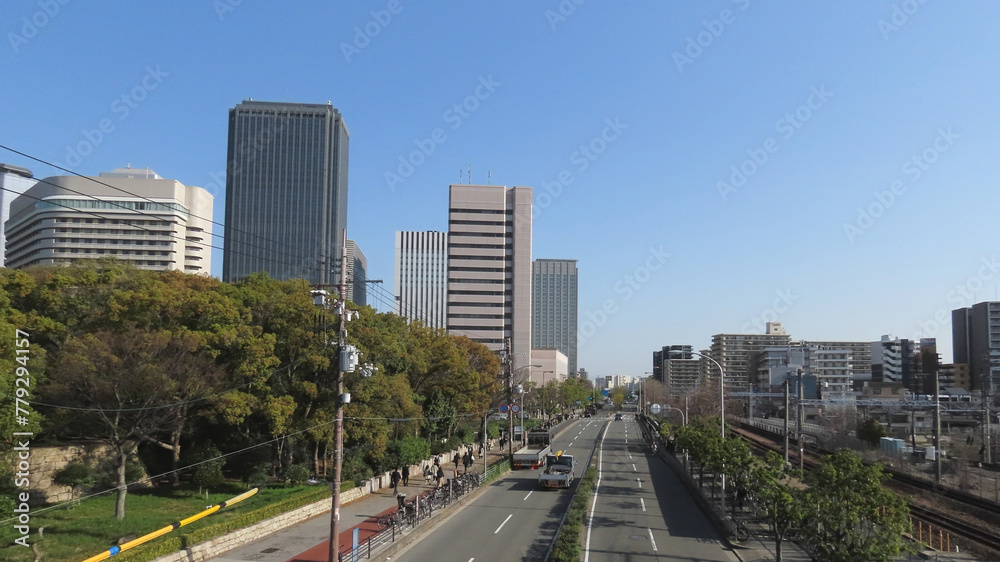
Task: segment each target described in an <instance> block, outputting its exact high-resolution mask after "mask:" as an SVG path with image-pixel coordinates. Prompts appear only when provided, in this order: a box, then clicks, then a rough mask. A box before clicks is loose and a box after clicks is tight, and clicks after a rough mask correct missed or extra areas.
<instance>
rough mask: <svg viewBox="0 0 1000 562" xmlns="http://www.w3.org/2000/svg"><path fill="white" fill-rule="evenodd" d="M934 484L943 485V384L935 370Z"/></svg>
mask: <svg viewBox="0 0 1000 562" xmlns="http://www.w3.org/2000/svg"><path fill="white" fill-rule="evenodd" d="M934 483H935V484H937V485H938V486H940V485H941V382H940V380H939V379H938V371H937V368H935V369H934Z"/></svg>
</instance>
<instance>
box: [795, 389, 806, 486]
mask: <svg viewBox="0 0 1000 562" xmlns="http://www.w3.org/2000/svg"><path fill="white" fill-rule="evenodd" d="M796 386H797V387H798V396H796V398H795V414H796V415H795V417H796V420H795V427H796V435H798V440H799V470H803V469H804V467H805V446H804V443H802V369H799V370H798V383H797V385H796Z"/></svg>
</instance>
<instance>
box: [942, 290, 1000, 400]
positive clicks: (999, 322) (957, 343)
mask: <svg viewBox="0 0 1000 562" xmlns="http://www.w3.org/2000/svg"><path fill="white" fill-rule="evenodd" d="M951 330H952V345H953V350H954V356H955V361H954V362H955V364H956V365H958V364H963V363H964V364H966V365H968V366H969V367H968V377H969V385H970V386H971V389H972V390H973V391H974V392H980V393H981V392H982V391H983V388H984V387H985V388H986V392H987V393H989V394H990V395H992V396H993V397H994V398H995V397H996V396H997V395H998V394H1000V302H996V301H986V302H980V303H976V304H974V305H972V306H971V307H967V308H959V309H956V310H953V311H952V313H951Z"/></svg>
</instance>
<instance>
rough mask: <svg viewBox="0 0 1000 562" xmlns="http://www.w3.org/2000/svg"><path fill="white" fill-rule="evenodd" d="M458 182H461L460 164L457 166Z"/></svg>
mask: <svg viewBox="0 0 1000 562" xmlns="http://www.w3.org/2000/svg"><path fill="white" fill-rule="evenodd" d="M458 183H462V166H461V165H459V166H458Z"/></svg>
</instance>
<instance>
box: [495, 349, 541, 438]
mask: <svg viewBox="0 0 1000 562" xmlns="http://www.w3.org/2000/svg"><path fill="white" fill-rule="evenodd" d="M539 367H541V365H538V364H535V365H524V366H523V367H518V368H516V369H514V372H512V373H511V374H510V384H511V385H512V386H513V384H514V375H515V374H517V372H518V371H523V370H525V369H531V368H535V369H537V368H539ZM528 378H529V379H530V378H531V375H528ZM511 391H512V392H513V389H511ZM511 399H512V400H513V394H511ZM518 409H520V411H521V446H522V447H524V444H525V443H526V442H527V440H528V432H527V431H525V430H524V385H523V384H522V385H521V405H520V406H519V408H518ZM512 413H513V412H512ZM510 421H511V423H510V425H511V426H513V425H514V418H513V416H511V418H510ZM483 438H484V439H485V434H484V436H483ZM510 442H511V446H510V450H511V451H512V454H513V449H514V428H513V427H511V428H510Z"/></svg>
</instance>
